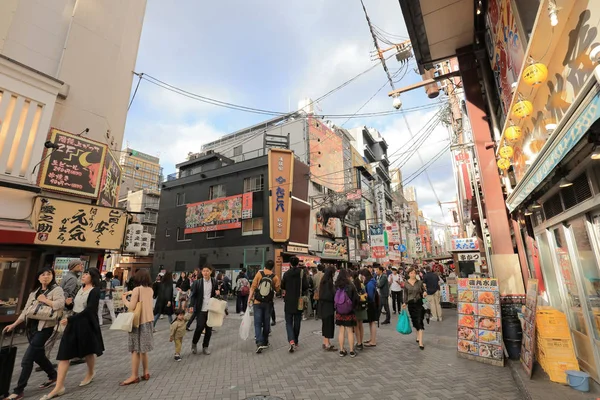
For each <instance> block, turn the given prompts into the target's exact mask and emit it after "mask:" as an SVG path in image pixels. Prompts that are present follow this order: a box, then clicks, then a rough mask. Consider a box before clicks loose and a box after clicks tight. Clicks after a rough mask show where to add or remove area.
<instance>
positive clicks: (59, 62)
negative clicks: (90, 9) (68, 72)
mask: <svg viewBox="0 0 600 400" xmlns="http://www.w3.org/2000/svg"><path fill="white" fill-rule="evenodd" d="M78 4H79V0H75V4H74V5H73V12H72V13H71V21H69V28H68V29H67V36H66V37H65V44H64V45H63V49H62V53H61V54H60V60H59V61H58V68H56V74H54V77H55V78H57V79H58V76H59V75H60V70H61V68H62V64H63V60H64V58H65V51H66V50H67V44H68V43H69V36H70V35H71V28H72V27H73V21H74V20H75V11H77V5H78Z"/></svg>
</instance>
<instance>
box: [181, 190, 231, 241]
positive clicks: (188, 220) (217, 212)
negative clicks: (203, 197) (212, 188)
mask: <svg viewBox="0 0 600 400" xmlns="http://www.w3.org/2000/svg"><path fill="white" fill-rule="evenodd" d="M241 227H242V195H241V194H239V195H237V196H230V197H223V198H221V199H216V200H209V201H203V202H200V203H192V204H188V205H187V206H186V212H185V233H186V234H190V233H198V232H210V231H223V230H227V229H237V228H241Z"/></svg>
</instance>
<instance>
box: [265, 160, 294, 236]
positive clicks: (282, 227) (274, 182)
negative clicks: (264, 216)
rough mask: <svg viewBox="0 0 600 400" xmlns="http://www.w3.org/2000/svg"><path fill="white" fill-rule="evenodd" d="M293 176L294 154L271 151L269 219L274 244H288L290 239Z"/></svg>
mask: <svg viewBox="0 0 600 400" xmlns="http://www.w3.org/2000/svg"><path fill="white" fill-rule="evenodd" d="M293 176H294V153H293V152H292V151H291V150H286V149H269V219H270V232H271V240H273V241H274V242H279V243H281V242H286V241H287V240H288V239H289V238H290V219H291V216H292V185H293V180H292V177H293Z"/></svg>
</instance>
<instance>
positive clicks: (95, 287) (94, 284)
mask: <svg viewBox="0 0 600 400" xmlns="http://www.w3.org/2000/svg"><path fill="white" fill-rule="evenodd" d="M81 283H82V284H83V286H82V287H81V289H79V292H77V295H76V296H75V299H74V300H73V303H72V305H71V306H67V308H70V307H72V308H73V315H71V316H70V317H68V318H63V319H62V320H61V321H60V324H61V325H65V331H64V333H63V337H62V339H61V341H60V347H59V348H58V355H57V356H56V359H57V360H59V362H58V377H57V379H56V386H55V387H54V390H52V391H51V392H50V393H48V394H47V395H45V396H44V397H42V398H41V399H40V400H49V399H53V398H56V397H59V396H62V395H63V394H65V378H66V377H67V372H68V371H69V361H70V360H72V359H74V358H85V362H86V364H87V367H88V370H87V375H86V376H85V378H84V379H83V381H81V383H80V384H79V386H87V385H89V384H90V383H92V381H93V380H94V375H95V372H94V367H95V364H96V356H101V355H102V353H103V352H104V342H103V341H102V332H101V331H100V324H99V322H98V305H99V304H100V287H99V286H100V272H99V271H98V269H96V268H90V269H89V270H88V271H87V272H84V273H83V275H82V276H81Z"/></svg>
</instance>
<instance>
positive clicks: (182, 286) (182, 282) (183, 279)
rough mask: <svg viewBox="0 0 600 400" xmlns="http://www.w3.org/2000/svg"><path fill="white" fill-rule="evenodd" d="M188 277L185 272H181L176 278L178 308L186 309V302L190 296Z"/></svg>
mask: <svg viewBox="0 0 600 400" xmlns="http://www.w3.org/2000/svg"><path fill="white" fill-rule="evenodd" d="M190 287H191V286H190V279H189V278H188V276H187V272H182V273H181V274H180V275H179V279H178V280H177V290H178V292H179V307H178V309H179V310H187V302H188V299H189V297H190Z"/></svg>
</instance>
